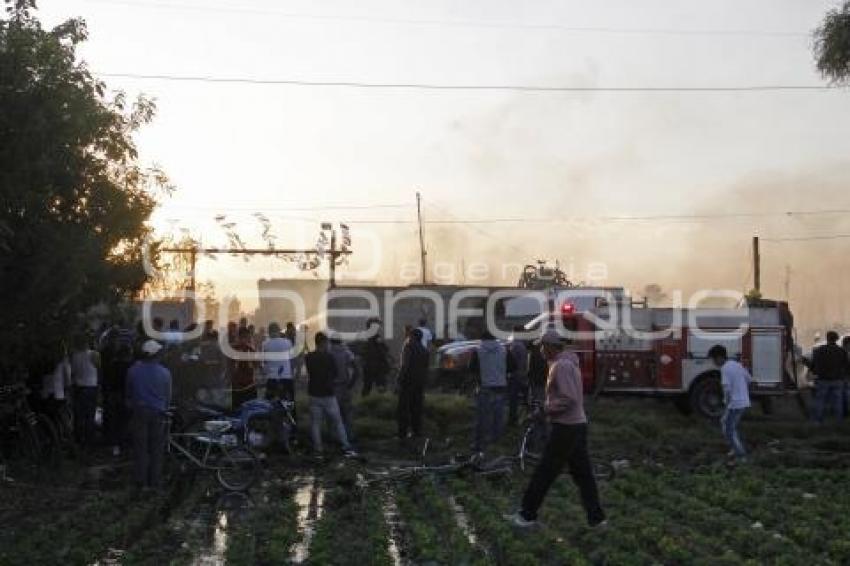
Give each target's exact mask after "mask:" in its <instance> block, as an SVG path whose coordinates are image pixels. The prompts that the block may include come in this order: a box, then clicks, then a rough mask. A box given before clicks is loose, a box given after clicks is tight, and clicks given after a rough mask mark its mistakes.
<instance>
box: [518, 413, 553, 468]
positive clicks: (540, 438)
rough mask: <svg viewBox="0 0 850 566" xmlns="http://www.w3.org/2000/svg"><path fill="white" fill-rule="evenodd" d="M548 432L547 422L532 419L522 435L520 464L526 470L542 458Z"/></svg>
mask: <svg viewBox="0 0 850 566" xmlns="http://www.w3.org/2000/svg"><path fill="white" fill-rule="evenodd" d="M547 436H548V433H547V430H546V423H544V422H540V421H532V422H531V423H530V424H529V425H528V428H526V429H525V433H524V434H523V435H522V440H521V441H520V447H519V466H520V468H521V469H523V470H525V469H526V467H527V466H529V465H531V464H532V463H534V462H537V461H538V460H539V459H540V456H541V455H542V454H543V447H544V446H546V439H547Z"/></svg>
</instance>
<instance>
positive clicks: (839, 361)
mask: <svg viewBox="0 0 850 566" xmlns="http://www.w3.org/2000/svg"><path fill="white" fill-rule="evenodd" d="M848 365H850V363H848V358H847V351H846V350H845V349H844V348H842V347H841V346H839V345H838V333H837V332H835V331H834V330H830V331H829V332H827V333H826V344H824V345H823V346H818V347H817V348H815V349H814V351H813V352H812V361H811V370H812V373H814V374H815V375H816V376H818V378H817V381H816V382H815V414H814V417H815V420H816V421H818V422H819V423H822V422H823V419H824V416H825V415H826V407H827V405H829V406H831V407H832V409H833V412H834V413H835V418H837V419H841V418H842V417H843V416H844V378H845V376H846V375H847V373H848Z"/></svg>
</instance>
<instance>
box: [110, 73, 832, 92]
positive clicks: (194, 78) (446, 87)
mask: <svg viewBox="0 0 850 566" xmlns="http://www.w3.org/2000/svg"><path fill="white" fill-rule="evenodd" d="M95 74H96V75H98V76H100V77H105V78H120V79H133V80H153V81H169V82H185V83H210V84H247V85H258V86H259V85H264V86H305V87H336V88H359V89H395V90H432V91H452V90H466V91H507V92H539V93H547V92H549V93H586V92H608V93H671V92H675V93H698V92H702V93H711V92H714V93H724V92H782V91H788V92H794V91H829V90H839V89H844V88H845V87H843V86H836V85H804V84H798V85H793V84H773V85H739V86H734V85H730V86H612V87H607V86H554V85H553V86H546V85H523V84H438V83H395V82H386V83H384V82H360V81H341V80H332V81H318V80H302V79H262V78H255V77H226V76H212V75H172V74H157V73H152V74H145V73H95Z"/></svg>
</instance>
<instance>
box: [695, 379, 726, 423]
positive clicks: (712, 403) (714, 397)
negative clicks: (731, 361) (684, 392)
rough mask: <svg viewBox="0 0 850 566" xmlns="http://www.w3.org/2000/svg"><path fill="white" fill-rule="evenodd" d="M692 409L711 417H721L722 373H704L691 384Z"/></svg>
mask: <svg viewBox="0 0 850 566" xmlns="http://www.w3.org/2000/svg"><path fill="white" fill-rule="evenodd" d="M690 398H691V410H692V411H693V412H694V413H697V414H700V415H702V416H704V417H707V418H710V419H716V418H720V415H721V414H723V388H722V386H721V385H720V373H719V372H716V371H713V372H708V373H704V374H703V375H702V376H700V377H699V378H697V380H696V382H695V383H694V384H693V385H692V386H691V394H690Z"/></svg>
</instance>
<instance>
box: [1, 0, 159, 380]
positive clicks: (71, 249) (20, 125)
mask: <svg viewBox="0 0 850 566" xmlns="http://www.w3.org/2000/svg"><path fill="white" fill-rule="evenodd" d="M4 3H5V4H6V18H5V19H0V312H2V314H3V321H4V324H2V325H0V363H2V362H4V361H5V362H9V361H10V360H14V361H24V362H27V361H31V360H32V359H33V358H38V357H39V356H40V355H41V352H40V351H39V349H40V347H47V348H49V349H51V350H53V351H56V348H57V344H58V342H59V341H60V340H62V339H65V338H67V336H68V334H70V333H71V332H72V331H73V330H74V329H75V328H76V327H77V326H78V325H79V316H80V313H83V312H85V311H86V310H87V309H88V308H89V307H91V306H92V305H95V304H99V303H103V302H106V303H114V302H117V301H119V300H121V299H124V298H127V297H129V296H131V295H132V294H133V293H134V292H136V291H137V290H138V289H140V288H141V287H142V285H143V284H144V282H145V272H144V269H143V262H142V256H141V244H142V242H143V240H144V238H145V237H146V236H147V235H148V234H149V232H150V228H148V227H147V225H146V221H147V219H148V218H149V216H150V214H151V212H152V211H153V208H154V206H155V204H156V201H155V197H154V194H155V193H154V191H155V190H157V189H158V188H166V189H167V188H168V185H167V179H166V177H165V176H164V174H163V173H162V172H161V171H160V170H159V169H157V168H156V167H152V168H145V167H142V166H141V165H140V164H139V161H138V152H137V150H136V146H135V144H134V141H133V137H132V136H133V133H134V132H135V131H136V130H137V129H138V128H139V127H140V126H142V125H143V124H146V123H148V122H149V121H150V120H151V119H152V117H153V115H154V110H155V107H154V104H153V102H152V101H150V100H147V99H145V98H140V99H138V100H137V101H135V102H133V103H131V104H128V103H127V101H126V98H125V96H124V95H123V94H122V93H116V94H113V95H110V96H107V94H106V85H104V83H102V82H101V81H99V80H97V79H95V78H94V77H93V76H92V74H91V72H90V71H89V70H88V68H87V66H86V64H85V62H83V61H79V60H78V58H77V54H76V50H77V47H78V46H79V45H80V44H81V43H82V42H84V41H85V40H86V36H87V31H86V26H85V23H84V22H83V21H82V20H78V19H72V20H68V21H66V22H64V23H62V24H60V25H58V26H57V27H55V28H53V29H49V30H46V29H43V28H42V26H41V24H40V22H39V21H38V20H37V19H36V17H35V15H34V13H35V10H36V7H35V1H34V0H14V1H12V0H5V2H4ZM1 370H2V366H0V371H1Z"/></svg>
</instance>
